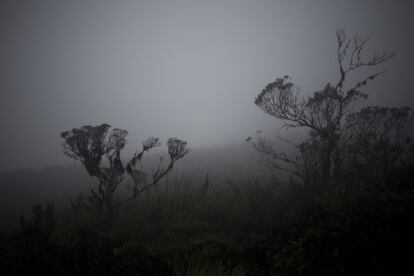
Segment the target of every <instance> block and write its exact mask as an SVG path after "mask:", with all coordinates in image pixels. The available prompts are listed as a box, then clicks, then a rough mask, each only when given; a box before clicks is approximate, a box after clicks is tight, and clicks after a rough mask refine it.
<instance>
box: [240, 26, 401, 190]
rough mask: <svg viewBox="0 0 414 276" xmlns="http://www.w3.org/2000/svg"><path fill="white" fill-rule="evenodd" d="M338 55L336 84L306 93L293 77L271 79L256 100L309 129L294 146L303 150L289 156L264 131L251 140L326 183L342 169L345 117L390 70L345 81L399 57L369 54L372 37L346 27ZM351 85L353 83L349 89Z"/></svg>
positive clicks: (287, 123)
mask: <svg viewBox="0 0 414 276" xmlns="http://www.w3.org/2000/svg"><path fill="white" fill-rule="evenodd" d="M336 38H337V60H338V64H339V73H340V78H339V81H338V83H337V84H336V85H332V84H330V83H328V84H327V85H326V86H325V87H324V88H323V89H322V90H320V91H317V92H315V93H313V95H312V96H309V97H304V96H301V95H300V94H299V92H298V89H296V88H295V86H294V84H293V82H292V79H291V78H290V77H289V76H284V77H283V78H277V79H276V80H275V81H274V82H272V83H269V84H268V85H266V87H265V88H264V89H263V90H262V91H261V93H259V95H258V96H257V97H256V99H255V104H256V105H257V106H259V107H260V108H261V109H262V110H263V111H264V112H265V113H267V114H269V115H271V116H273V117H275V118H277V119H280V120H283V122H284V124H283V126H284V127H285V128H287V129H288V128H292V127H293V128H297V127H303V128H307V129H309V136H308V139H307V140H306V141H305V142H303V143H301V144H299V145H294V144H292V143H290V144H291V145H293V146H294V147H295V148H296V149H297V150H298V151H299V155H297V156H295V157H294V158H289V157H288V156H287V154H285V153H283V152H280V151H278V150H276V149H275V147H274V146H273V144H272V142H271V140H270V139H267V138H266V137H263V136H262V135H261V133H260V132H258V134H257V135H256V137H255V138H254V139H252V138H248V141H249V142H250V143H251V144H252V145H253V146H254V147H255V148H256V149H257V150H258V151H259V152H261V153H263V154H264V155H266V156H267V157H268V160H270V161H271V162H270V163H271V164H272V165H273V167H275V168H277V169H281V170H285V171H289V172H291V173H293V174H295V175H297V176H300V177H305V175H309V174H308V173H307V172H309V171H310V170H311V171H312V172H313V173H317V174H318V175H319V178H320V179H322V180H324V181H325V182H327V181H329V180H330V179H331V178H332V176H333V175H335V172H337V171H339V170H340V169H341V156H340V153H341V151H340V144H341V138H342V137H343V131H344V127H343V122H344V120H345V118H346V116H347V115H348V114H350V113H351V112H352V111H353V109H354V108H355V106H356V105H357V104H358V103H360V102H361V101H363V100H365V99H366V98H367V97H368V96H367V94H365V93H364V91H363V88H364V87H365V86H366V85H367V84H368V82H369V81H372V80H374V79H375V78H377V77H378V76H379V75H381V74H382V73H384V71H377V72H375V73H373V74H370V75H368V76H367V77H365V78H362V79H361V80H359V81H357V82H356V83H354V84H348V85H345V82H346V81H347V80H348V75H349V74H350V73H351V72H354V71H358V70H359V69H362V68H363V67H376V66H378V65H380V64H382V63H384V62H386V61H387V60H389V59H391V58H392V57H393V56H394V53H393V52H382V53H380V54H378V53H374V54H373V55H372V56H371V57H369V58H366V57H365V56H364V53H363V52H364V48H365V46H366V44H367V42H368V41H369V39H370V37H359V36H354V37H353V38H348V37H347V34H346V32H345V31H344V30H338V31H337V32H336ZM345 87H348V88H345Z"/></svg>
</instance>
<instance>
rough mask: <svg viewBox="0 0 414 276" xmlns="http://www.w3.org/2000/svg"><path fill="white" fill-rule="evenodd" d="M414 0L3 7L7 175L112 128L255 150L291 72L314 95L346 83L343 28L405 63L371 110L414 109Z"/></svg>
mask: <svg viewBox="0 0 414 276" xmlns="http://www.w3.org/2000/svg"><path fill="white" fill-rule="evenodd" d="M412 2H413V1H410V0H407V1H402V0H401V1H395V0H389V1H380V0H358V1H357V0H355V1H349V0H348V1H343V0H342V1H333V0H324V1H323V0H320V1H310V0H302V1H292V0H286V1H277V0H274V1H270V0H269V1H259V0H254V1H253V0H251V1H242V0H239V1H226V0H217V1H214V0H209V1H195V0H192V1H174V0H165V1H120V0H119V1H102V0H99V1H87V0H77V1H75V0H67V1H58V0H36V1H30V0H27V1H20V0H2V1H0V127H1V136H0V152H1V155H0V169H11V168H21V167H40V166H44V165H50V164H62V163H67V162H68V161H69V160H68V158H67V157H65V156H64V155H63V154H62V153H61V140H60V137H59V133H60V132H61V131H63V130H66V129H71V128H73V127H79V126H81V125H84V124H94V125H95V124H99V123H103V122H107V123H109V124H111V125H112V126H115V127H119V128H124V129H127V130H128V131H129V132H130V137H129V146H130V147H131V148H132V147H133V146H134V145H138V144H139V142H140V141H141V140H142V139H144V138H145V137H147V136H160V137H161V138H162V140H165V139H166V138H167V137H169V136H178V137H181V138H183V139H186V140H188V142H189V144H190V146H191V147H192V148H197V147H207V146H215V145H223V144H229V143H242V142H243V141H244V139H245V138H246V137H247V136H249V135H251V134H252V133H254V131H255V130H256V129H266V128H271V127H277V126H278V122H277V121H276V120H273V119H272V118H270V117H269V116H267V115H265V114H263V113H262V112H261V111H260V110H259V109H258V108H257V107H256V106H255V105H254V104H253V100H254V97H255V96H256V95H257V93H259V92H260V90H261V89H262V88H263V87H264V86H265V85H266V84H267V83H268V82H271V81H273V80H274V79H275V78H276V77H280V76H283V75H285V74H288V75H290V76H292V77H293V78H294V81H295V82H296V84H297V85H298V86H299V87H301V89H302V91H303V92H304V93H311V92H314V91H316V90H317V89H319V88H321V87H322V86H323V85H324V84H326V83H327V82H329V81H332V82H335V81H337V79H338V70H337V61H336V59H335V55H336V52H335V51H336V41H335V30H336V29H337V27H342V26H345V27H346V28H347V30H348V31H349V32H350V33H355V32H358V33H361V34H373V35H374V36H373V38H372V41H371V44H370V46H372V49H379V50H382V49H390V50H395V51H396V52H397V56H396V57H395V58H394V59H393V60H392V61H390V62H388V63H387V64H386V65H384V66H383V68H385V69H386V70H387V74H386V75H384V76H382V77H381V78H380V79H378V80H377V81H376V82H375V83H374V84H373V85H372V86H370V87H369V89H368V92H370V95H371V98H370V103H372V104H387V105H401V104H405V105H412V103H413V99H414V97H413V91H412V86H411V81H412V78H413V76H414V74H413V73H414V70H413V61H414V58H413V57H414V56H413V52H414V50H413V49H414V43H413V26H414V22H413V21H414V19H413V18H414V17H413V16H412V14H413V12H414V9H413V4H411V3H412Z"/></svg>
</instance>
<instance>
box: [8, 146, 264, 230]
mask: <svg viewBox="0 0 414 276" xmlns="http://www.w3.org/2000/svg"><path fill="white" fill-rule="evenodd" d="M162 154H163V153H162V152H160V154H150V155H148V156H145V157H144V159H143V169H144V170H145V171H146V172H147V173H151V168H153V166H154V165H155V164H156V162H158V160H159V157H160V156H162ZM68 160H69V159H68ZM206 175H208V176H209V180H210V181H211V183H212V185H214V186H215V187H221V186H223V185H227V182H228V181H231V182H233V183H235V182H240V181H243V182H246V181H254V180H255V179H256V178H258V179H259V180H264V179H268V178H269V177H271V171H270V170H269V169H267V168H265V167H264V166H263V165H262V164H260V158H259V156H258V153H257V152H255V150H254V149H252V148H251V147H250V146H249V145H246V144H244V145H230V146H222V147H212V148H201V149H193V150H192V151H191V152H190V154H188V155H187V156H186V157H185V158H183V159H182V160H180V161H179V162H177V164H176V167H175V168H174V170H173V172H172V173H171V175H169V177H168V179H167V180H166V181H174V180H175V179H177V178H179V177H184V179H185V181H189V182H191V183H194V185H197V184H198V183H200V182H202V181H204V179H205V177H206ZM94 184H96V180H94V179H93V178H91V177H90V176H89V175H88V174H87V173H86V171H85V170H84V168H83V167H82V166H81V164H80V163H79V162H77V163H72V164H70V165H67V166H49V167H45V168H41V169H21V170H15V171H5V172H0V216H1V219H0V227H1V228H2V229H5V228H9V226H10V225H16V224H17V223H18V221H19V215H20V213H21V212H23V213H28V212H29V211H30V210H31V207H32V206H33V205H35V204H37V203H39V202H46V201H48V200H50V201H54V202H55V204H56V205H57V206H60V207H62V206H67V205H68V204H69V197H76V196H77V195H78V194H80V193H88V192H89V190H90V188H92V187H94ZM123 186H124V187H127V186H128V183H125V184H124V185H123Z"/></svg>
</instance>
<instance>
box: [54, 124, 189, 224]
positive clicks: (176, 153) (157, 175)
mask: <svg viewBox="0 0 414 276" xmlns="http://www.w3.org/2000/svg"><path fill="white" fill-rule="evenodd" d="M110 128H111V127H110V125H108V124H102V125H98V126H89V125H86V126H82V127H81V128H74V129H72V130H70V131H64V132H62V133H61V137H62V138H63V139H64V143H63V149H64V151H63V152H64V153H65V154H66V155H67V156H69V157H71V158H73V159H75V160H78V161H80V162H81V163H82V165H83V166H84V167H85V169H86V171H87V172H88V174H89V175H90V176H93V177H96V178H97V179H98V181H99V183H98V187H97V189H92V190H91V194H90V196H89V202H90V203H92V204H93V205H94V206H96V207H97V209H98V211H99V214H100V215H101V216H102V217H103V218H104V219H105V220H108V221H109V222H112V221H113V220H114V218H115V216H116V213H117V211H118V209H119V207H120V206H121V205H122V204H124V203H126V202H127V201H129V200H132V199H134V198H136V197H137V196H138V195H139V194H140V193H142V192H144V191H145V190H147V189H148V188H150V187H151V186H154V185H156V184H158V183H159V182H160V180H161V179H163V178H164V177H165V176H166V175H167V174H168V173H169V172H170V171H171V170H172V169H173V167H174V164H175V162H176V161H178V160H179V159H181V158H183V157H184V156H185V155H186V154H187V153H189V149H188V148H187V142H185V141H182V140H180V139H178V138H170V139H168V141H167V146H168V154H169V156H170V162H169V164H168V166H167V167H166V168H164V167H162V163H163V162H162V161H163V160H160V162H159V164H158V167H157V169H156V170H155V171H154V172H153V174H152V181H151V182H150V183H148V182H147V176H148V174H147V173H145V172H143V171H140V170H138V169H136V166H137V163H139V162H141V161H142V158H143V155H144V153H145V152H147V151H149V150H151V149H153V148H155V147H158V146H160V145H161V143H160V141H159V139H158V138H155V137H150V138H148V139H147V140H145V141H144V142H142V148H141V150H140V151H137V152H136V153H135V154H134V155H133V157H132V158H131V159H130V160H129V161H128V162H127V163H126V166H124V164H123V162H122V159H121V151H122V150H123V149H124V147H125V144H126V136H127V135H128V132H127V131H126V130H122V129H117V128H114V129H112V130H111V131H110ZM126 175H129V177H130V178H131V179H132V181H133V183H134V184H133V188H132V193H131V195H130V196H128V197H127V198H126V199H124V200H116V199H115V193H116V191H117V189H118V187H119V185H120V184H121V183H122V182H123V181H124V179H125V176H126Z"/></svg>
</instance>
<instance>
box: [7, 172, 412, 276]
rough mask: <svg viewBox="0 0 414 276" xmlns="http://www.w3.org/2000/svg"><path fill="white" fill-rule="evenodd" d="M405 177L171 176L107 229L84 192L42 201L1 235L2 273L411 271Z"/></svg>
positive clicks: (408, 191)
mask: <svg viewBox="0 0 414 276" xmlns="http://www.w3.org/2000/svg"><path fill="white" fill-rule="evenodd" d="M407 177H408V178H407ZM407 177H405V178H401V177H397V178H396V179H395V182H388V183H387V184H386V185H385V184H384V183H376V182H375V181H373V182H370V181H369V180H366V181H365V182H359V183H355V182H351V181H342V182H335V183H329V184H328V185H326V184H325V185H317V184H313V185H310V184H309V185H304V184H295V183H294V182H288V181H277V180H275V179H273V180H263V181H254V180H251V181H250V180H249V181H247V180H246V181H242V180H240V181H231V180H227V181H226V183H221V184H220V185H219V186H217V185H215V183H214V181H212V180H211V179H210V178H208V177H206V178H203V179H198V180H195V179H186V178H185V177H184V178H180V177H177V178H175V179H169V180H168V181H166V182H165V183H162V184H161V185H160V186H159V187H157V189H154V190H151V191H149V192H148V193H145V194H143V195H142V196H140V197H139V198H138V199H137V200H136V201H133V202H130V204H128V205H127V206H124V207H123V208H122V209H121V210H120V211H119V214H118V217H117V218H116V220H115V222H114V223H113V225H112V226H110V227H106V226H102V224H101V223H100V222H99V218H98V215H97V213H96V211H95V210H93V208H91V207H90V206H89V205H88V204H87V201H86V199H85V198H86V196H84V197H82V196H79V197H78V198H77V199H76V198H74V200H73V205H66V206H63V205H62V206H61V207H56V206H57V205H56V204H55V205H53V204H50V203H46V202H42V204H39V205H36V206H34V207H33V209H32V214H31V215H26V216H24V217H22V218H21V221H20V223H19V227H18V228H17V229H14V230H12V231H9V233H4V234H2V236H1V237H0V254H1V255H0V260H1V269H2V275H413V273H414V266H413V265H412V256H413V255H412V249H413V248H414V247H413V246H414V236H413V233H414V223H412V221H413V218H414V193H413V188H412V184H411V183H412V182H411V181H410V177H409V175H408V174H407ZM411 179H412V177H411ZM392 183H394V184H395V185H394V184H392Z"/></svg>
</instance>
